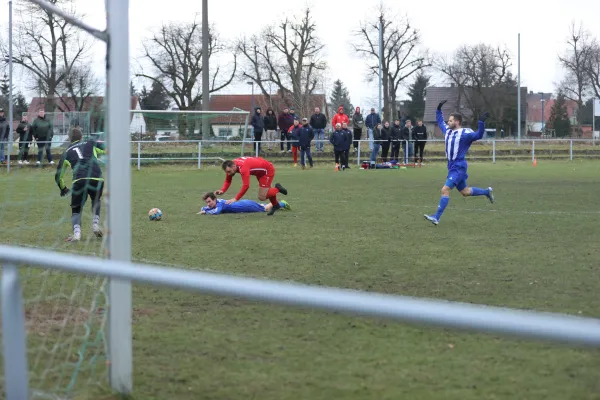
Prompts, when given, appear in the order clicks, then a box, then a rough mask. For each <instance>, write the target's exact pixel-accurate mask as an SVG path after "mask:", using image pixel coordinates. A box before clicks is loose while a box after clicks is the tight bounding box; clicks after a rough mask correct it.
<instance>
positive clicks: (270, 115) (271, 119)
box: [263, 107, 277, 150]
mask: <svg viewBox="0 0 600 400" xmlns="http://www.w3.org/2000/svg"><path fill="white" fill-rule="evenodd" d="M263 122H264V125H265V134H266V137H265V140H266V141H267V147H268V148H269V150H271V149H272V148H273V142H275V141H276V140H277V136H276V134H277V116H275V112H274V111H273V109H272V108H271V107H269V108H267V115H265V116H264V118H263Z"/></svg>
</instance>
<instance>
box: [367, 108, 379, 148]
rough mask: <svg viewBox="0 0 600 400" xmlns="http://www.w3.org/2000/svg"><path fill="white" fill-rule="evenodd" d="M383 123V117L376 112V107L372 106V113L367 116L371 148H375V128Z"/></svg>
mask: <svg viewBox="0 0 600 400" xmlns="http://www.w3.org/2000/svg"><path fill="white" fill-rule="evenodd" d="M378 124H381V117H380V116H379V114H376V113H375V109H374V108H371V114H369V115H367V118H365V125H366V126H367V138H368V139H369V150H373V130H374V129H375V127H376V126H377V125H378Z"/></svg>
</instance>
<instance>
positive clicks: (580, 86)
mask: <svg viewBox="0 0 600 400" xmlns="http://www.w3.org/2000/svg"><path fill="white" fill-rule="evenodd" d="M590 51H591V43H590V37H589V34H588V33H587V32H586V31H585V30H584V29H583V27H582V26H581V25H580V26H575V24H571V29H570V33H569V38H568V39H567V50H566V51H565V53H564V55H562V56H560V55H559V56H558V60H559V61H560V64H561V65H562V67H563V68H564V69H565V72H566V77H565V79H564V80H563V81H562V82H561V83H560V85H559V86H560V90H561V91H562V92H563V93H564V95H565V97H566V98H568V99H570V100H572V101H575V102H577V114H576V115H577V134H578V135H580V134H581V120H582V117H583V116H582V115H581V112H580V110H581V109H582V108H583V103H584V98H585V96H586V93H587V91H588V90H589V88H590V80H589V74H588V72H590V71H588V70H586V67H587V66H589V61H590V56H591V54H590Z"/></svg>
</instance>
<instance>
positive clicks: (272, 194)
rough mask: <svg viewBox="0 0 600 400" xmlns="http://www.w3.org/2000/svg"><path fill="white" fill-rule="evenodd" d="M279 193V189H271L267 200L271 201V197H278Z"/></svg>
mask: <svg viewBox="0 0 600 400" xmlns="http://www.w3.org/2000/svg"><path fill="white" fill-rule="evenodd" d="M277 193H279V189H277V188H270V189H269V191H268V192H267V198H268V199H269V200H271V197H277Z"/></svg>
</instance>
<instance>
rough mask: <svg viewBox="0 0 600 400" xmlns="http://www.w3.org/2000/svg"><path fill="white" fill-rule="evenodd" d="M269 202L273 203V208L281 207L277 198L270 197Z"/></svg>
mask: <svg viewBox="0 0 600 400" xmlns="http://www.w3.org/2000/svg"><path fill="white" fill-rule="evenodd" d="M269 201H270V202H271V204H272V205H273V207H276V206H278V205H279V202H278V201H277V196H272V197H269Z"/></svg>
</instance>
